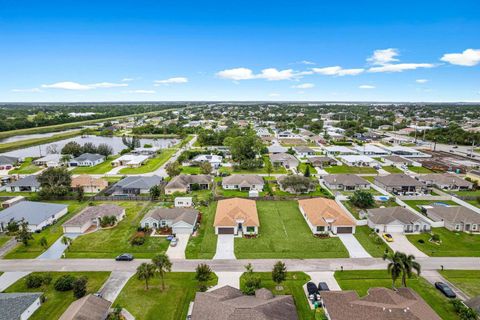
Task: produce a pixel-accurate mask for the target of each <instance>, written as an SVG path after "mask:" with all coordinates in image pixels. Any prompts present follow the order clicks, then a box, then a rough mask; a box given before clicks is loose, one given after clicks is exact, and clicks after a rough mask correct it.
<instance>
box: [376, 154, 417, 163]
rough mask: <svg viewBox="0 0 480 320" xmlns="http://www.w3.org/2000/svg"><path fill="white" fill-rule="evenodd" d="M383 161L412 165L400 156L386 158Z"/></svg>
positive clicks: (408, 160)
mask: <svg viewBox="0 0 480 320" xmlns="http://www.w3.org/2000/svg"><path fill="white" fill-rule="evenodd" d="M383 159H385V160H388V161H391V162H393V163H413V161H412V160H410V159H407V158H403V157H400V156H387V157H383Z"/></svg>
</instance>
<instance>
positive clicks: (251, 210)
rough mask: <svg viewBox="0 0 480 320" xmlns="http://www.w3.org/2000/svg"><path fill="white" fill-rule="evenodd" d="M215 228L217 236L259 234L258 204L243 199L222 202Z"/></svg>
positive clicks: (216, 216) (214, 224)
mask: <svg viewBox="0 0 480 320" xmlns="http://www.w3.org/2000/svg"><path fill="white" fill-rule="evenodd" d="M213 226H214V227H215V234H242V233H247V234H258V227H259V226H260V221H259V219H258V213H257V204H256V203H255V201H254V200H248V199H241V198H231V199H225V200H220V201H218V204H217V211H216V212H215V221H214V223H213Z"/></svg>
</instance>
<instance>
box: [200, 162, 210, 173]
mask: <svg viewBox="0 0 480 320" xmlns="http://www.w3.org/2000/svg"><path fill="white" fill-rule="evenodd" d="M200 172H201V173H203V174H210V173H212V165H211V164H210V162H202V163H201V164H200Z"/></svg>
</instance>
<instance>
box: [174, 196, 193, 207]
mask: <svg viewBox="0 0 480 320" xmlns="http://www.w3.org/2000/svg"><path fill="white" fill-rule="evenodd" d="M174 203H175V208H189V207H193V198H192V197H176V198H175V200H174Z"/></svg>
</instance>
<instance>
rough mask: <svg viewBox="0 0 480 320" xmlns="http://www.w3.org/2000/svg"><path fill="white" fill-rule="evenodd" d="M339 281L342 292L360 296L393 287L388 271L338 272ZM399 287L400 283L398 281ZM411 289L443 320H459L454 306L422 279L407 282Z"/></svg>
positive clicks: (416, 278)
mask: <svg viewBox="0 0 480 320" xmlns="http://www.w3.org/2000/svg"><path fill="white" fill-rule="evenodd" d="M335 279H336V280H337V282H338V284H339V285H340V288H342V290H355V291H357V293H358V294H359V295H360V296H364V295H366V294H367V291H368V289H369V288H372V287H386V288H391V287H392V279H391V278H390V275H389V274H388V273H387V271H386V270H362V271H343V272H342V271H337V272H335ZM396 285H397V286H399V285H400V281H399V280H397V284H396ZM407 285H408V287H409V288H412V289H413V290H415V291H416V292H417V293H418V294H419V295H420V296H421V297H422V298H423V299H424V300H425V302H426V303H427V304H429V305H430V307H431V308H432V309H433V310H435V312H437V314H438V315H439V316H440V317H441V318H442V319H449V320H451V319H459V317H458V316H457V314H456V312H455V310H454V309H453V306H452V305H451V304H450V302H449V300H448V298H446V297H445V296H444V295H443V294H442V293H440V291H438V290H437V289H435V287H434V286H432V285H431V284H430V283H428V282H427V280H425V279H423V278H422V277H415V278H412V279H408V280H407Z"/></svg>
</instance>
